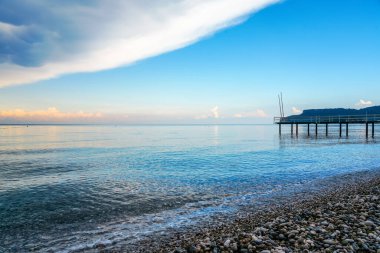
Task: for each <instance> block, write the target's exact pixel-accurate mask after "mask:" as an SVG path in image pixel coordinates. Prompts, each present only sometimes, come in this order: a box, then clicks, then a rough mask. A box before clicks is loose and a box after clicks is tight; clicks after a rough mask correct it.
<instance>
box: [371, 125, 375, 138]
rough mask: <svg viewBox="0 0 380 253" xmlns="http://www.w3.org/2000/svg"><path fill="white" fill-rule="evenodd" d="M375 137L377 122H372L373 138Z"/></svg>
mask: <svg viewBox="0 0 380 253" xmlns="http://www.w3.org/2000/svg"><path fill="white" fill-rule="evenodd" d="M374 137H375V122H372V138H374Z"/></svg>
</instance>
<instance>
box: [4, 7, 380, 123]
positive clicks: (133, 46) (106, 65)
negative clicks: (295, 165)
mask: <svg viewBox="0 0 380 253" xmlns="http://www.w3.org/2000/svg"><path fill="white" fill-rule="evenodd" d="M0 1H1V4H0V123H27V124H29V123H101V124H108V123H109V124H224V123H228V124H234V123H238V124H240V123H271V122H272V121H273V117H274V116H278V115H279V109H278V101H277V95H278V94H279V93H280V92H282V93H283V97H284V110H285V114H286V115H290V114H298V113H301V112H302V110H304V109H310V108H338V107H344V108H362V107H366V106H372V105H378V104H380V101H379V100H380V98H379V96H378V94H380V75H379V74H378V73H379V71H380V15H379V13H380V0H365V1H359V0H282V1H281V0H179V1H169V0H135V1H133V0H131V1H122V0H109V1H101V0H83V1H74V0H69V1H67V0H29V1H27V2H26V1H24V0H13V1H6V0H0Z"/></svg>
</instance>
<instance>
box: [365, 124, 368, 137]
mask: <svg viewBox="0 0 380 253" xmlns="http://www.w3.org/2000/svg"><path fill="white" fill-rule="evenodd" d="M365 137H366V138H368V122H367V123H365Z"/></svg>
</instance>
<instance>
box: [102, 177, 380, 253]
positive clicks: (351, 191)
mask: <svg viewBox="0 0 380 253" xmlns="http://www.w3.org/2000/svg"><path fill="white" fill-rule="evenodd" d="M316 183H317V184H320V185H319V187H320V190H318V191H310V192H301V193H296V195H295V196H291V197H284V198H281V199H278V200H275V201H276V203H274V202H273V201H272V203H268V204H265V205H263V206H261V208H260V209H259V210H252V209H247V210H244V209H243V210H241V211H240V212H238V213H236V214H233V215H232V216H231V217H229V218H227V217H221V220H215V219H213V220H211V221H210V223H208V224H202V226H197V227H194V228H190V229H187V230H185V231H176V230H174V231H169V232H168V233H167V234H165V235H159V236H156V237H154V238H150V239H145V240H142V241H139V242H138V243H136V244H135V245H128V246H125V245H124V246H122V247H118V245H114V246H115V247H113V249H106V248H102V247H99V248H97V250H98V251H99V252H177V253H181V252H183V253H184V252H192V253H196V252H212V253H216V252H245V253H247V252H263V253H270V252H277V253H281V252H301V251H302V252H309V251H310V252H334V251H335V252H376V253H380V170H379V169H376V170H370V171H364V172H356V173H349V174H343V175H340V176H334V177H331V178H328V179H324V180H320V181H319V182H316Z"/></svg>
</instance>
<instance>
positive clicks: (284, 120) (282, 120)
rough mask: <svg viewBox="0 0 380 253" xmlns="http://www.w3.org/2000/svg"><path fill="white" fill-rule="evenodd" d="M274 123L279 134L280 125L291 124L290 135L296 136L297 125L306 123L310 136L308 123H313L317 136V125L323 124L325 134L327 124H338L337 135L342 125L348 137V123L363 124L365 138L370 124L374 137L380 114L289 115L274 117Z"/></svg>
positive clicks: (326, 132)
mask: <svg viewBox="0 0 380 253" xmlns="http://www.w3.org/2000/svg"><path fill="white" fill-rule="evenodd" d="M274 123H275V124H278V131H279V135H281V130H282V129H281V127H282V125H290V126H291V135H294V128H295V134H296V136H298V126H299V125H307V136H310V125H315V136H318V127H319V126H320V125H323V126H324V128H325V135H326V136H328V134H329V125H332V124H333V125H339V137H342V130H343V127H344V129H345V134H346V136H347V137H348V130H349V125H350V124H364V125H365V133H366V138H368V136H369V126H371V136H372V138H374V137H375V124H376V123H380V115H379V114H375V115H354V116H350V115H347V116H312V117H303V116H289V117H274Z"/></svg>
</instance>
